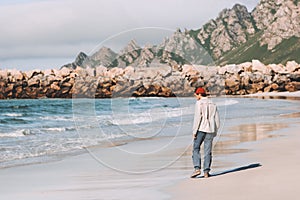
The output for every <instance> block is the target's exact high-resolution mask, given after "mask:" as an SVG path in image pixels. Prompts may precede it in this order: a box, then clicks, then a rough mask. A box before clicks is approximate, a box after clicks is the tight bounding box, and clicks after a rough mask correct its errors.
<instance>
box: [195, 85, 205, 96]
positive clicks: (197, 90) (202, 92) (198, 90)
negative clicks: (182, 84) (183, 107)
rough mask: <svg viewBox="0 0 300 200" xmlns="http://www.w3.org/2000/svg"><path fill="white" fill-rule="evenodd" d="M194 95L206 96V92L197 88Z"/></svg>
mask: <svg viewBox="0 0 300 200" xmlns="http://www.w3.org/2000/svg"><path fill="white" fill-rule="evenodd" d="M195 93H196V94H206V91H205V90H204V88H202V87H198V88H197V89H196V91H195Z"/></svg>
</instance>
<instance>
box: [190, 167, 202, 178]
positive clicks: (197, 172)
mask: <svg viewBox="0 0 300 200" xmlns="http://www.w3.org/2000/svg"><path fill="white" fill-rule="evenodd" d="M200 174H201V170H200V169H195V171H194V172H193V174H192V175H191V178H195V177H196V176H199V175H200Z"/></svg>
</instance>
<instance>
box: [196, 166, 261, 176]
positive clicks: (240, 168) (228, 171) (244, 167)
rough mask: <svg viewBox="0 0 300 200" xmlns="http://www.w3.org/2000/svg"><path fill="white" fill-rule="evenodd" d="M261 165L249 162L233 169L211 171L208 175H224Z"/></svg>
mask: <svg viewBox="0 0 300 200" xmlns="http://www.w3.org/2000/svg"><path fill="white" fill-rule="evenodd" d="M261 166H262V165H261V164H260V163H255V164H250V165H247V166H243V167H238V168H234V169H229V170H226V171H222V172H216V173H211V174H210V177H214V176H221V175H224V174H228V173H233V172H238V171H243V170H247V169H252V168H256V167H261ZM197 178H203V175H202V176H197Z"/></svg>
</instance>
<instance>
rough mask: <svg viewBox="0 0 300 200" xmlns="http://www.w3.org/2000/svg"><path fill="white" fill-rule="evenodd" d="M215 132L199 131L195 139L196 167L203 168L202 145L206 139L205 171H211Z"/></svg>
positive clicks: (194, 155)
mask: <svg viewBox="0 0 300 200" xmlns="http://www.w3.org/2000/svg"><path fill="white" fill-rule="evenodd" d="M214 137H215V134H213V133H205V132H202V131H198V132H197V137H196V138H195V139H194V145H193V156H192V158H193V164H194V168H195V169H201V153H200V146H201V144H202V143H203V141H204V166H203V171H204V172H209V171H210V166H211V160H212V153H211V151H212V144H213V139H214Z"/></svg>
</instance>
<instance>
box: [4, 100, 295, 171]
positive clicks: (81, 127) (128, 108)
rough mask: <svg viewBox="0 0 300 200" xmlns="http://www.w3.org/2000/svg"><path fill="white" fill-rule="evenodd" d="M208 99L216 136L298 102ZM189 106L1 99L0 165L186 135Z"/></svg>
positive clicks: (190, 102)
mask: <svg viewBox="0 0 300 200" xmlns="http://www.w3.org/2000/svg"><path fill="white" fill-rule="evenodd" d="M213 100H214V101H215V102H216V104H217V105H218V109H219V111H220V116H221V122H222V127H221V130H220V134H221V135H222V134H226V129H227V128H228V127H230V126H235V125H240V124H243V123H262V122H268V121H270V122H274V120H283V119H281V118H278V116H280V115H284V114H289V113H294V112H298V110H297V108H298V109H299V102H298V101H288V100H261V99H250V98H249V99H248V98H215V99H213ZM194 103H195V99H194V98H119V99H96V100H95V99H73V100H72V99H40V100H3V101H0V167H8V166H14V165H19V164H28V163H33V162H45V161H48V160H51V159H53V158H54V157H57V156H60V155H67V154H69V153H73V152H81V151H83V150H84V149H85V148H87V147H90V146H95V145H102V144H104V143H105V141H107V140H110V141H114V140H116V141H117V140H124V139H126V140H127V141H131V140H136V139H141V138H142V139H150V138H155V137H175V136H180V135H189V134H191V126H192V120H193V113H194V110H193V109H194ZM295 108H296V110H295ZM170 130H172V131H170Z"/></svg>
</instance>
